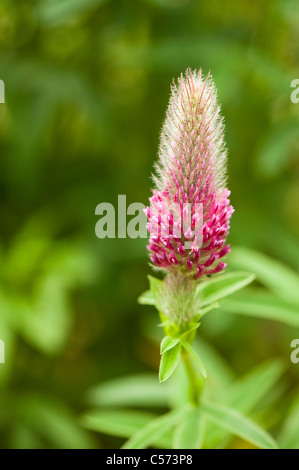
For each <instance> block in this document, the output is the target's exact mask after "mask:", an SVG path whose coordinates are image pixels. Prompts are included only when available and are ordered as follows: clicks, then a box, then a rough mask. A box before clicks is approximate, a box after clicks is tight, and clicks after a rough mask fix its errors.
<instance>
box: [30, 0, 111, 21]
mask: <svg viewBox="0 0 299 470" xmlns="http://www.w3.org/2000/svg"><path fill="white" fill-rule="evenodd" d="M102 3H104V0H42V1H41V2H40V3H39V4H38V8H37V16H38V18H39V20H40V21H41V22H42V23H46V24H51V25H55V26H56V25H60V24H62V23H64V22H65V21H69V20H72V19H74V18H75V17H76V16H77V15H80V14H82V13H84V12H85V11H86V10H89V9H91V8H92V7H96V6H98V5H101V4H102Z"/></svg>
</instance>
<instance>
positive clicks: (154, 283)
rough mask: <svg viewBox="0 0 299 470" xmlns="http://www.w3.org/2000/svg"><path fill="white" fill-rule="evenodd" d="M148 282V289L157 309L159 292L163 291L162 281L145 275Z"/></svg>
mask: <svg viewBox="0 0 299 470" xmlns="http://www.w3.org/2000/svg"><path fill="white" fill-rule="evenodd" d="M147 277H148V280H149V283H150V290H151V293H152V296H153V299H154V305H155V306H156V308H157V309H158V310H159V306H160V298H161V293H162V292H163V281H161V280H160V279H157V278H156V277H153V276H147Z"/></svg>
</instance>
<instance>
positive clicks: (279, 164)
mask: <svg viewBox="0 0 299 470" xmlns="http://www.w3.org/2000/svg"><path fill="white" fill-rule="evenodd" d="M297 142H298V122H297V121H296V120H294V119H292V120H291V119H289V120H287V121H286V122H278V123H276V124H275V125H274V126H273V128H271V129H270V132H269V133H268V134H267V135H266V136H265V138H264V139H263V142H262V144H261V148H260V149H259V151H258V153H257V156H256V161H255V165H256V168H257V170H258V172H259V173H260V174H262V175H264V176H266V177H275V176H278V175H279V173H280V172H281V171H282V170H283V169H285V167H286V165H287V164H288V159H289V157H290V156H291V150H292V149H293V148H294V147H295V144H296V143H297Z"/></svg>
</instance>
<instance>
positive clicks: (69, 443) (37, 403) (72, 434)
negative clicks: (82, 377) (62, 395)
mask: <svg viewBox="0 0 299 470" xmlns="http://www.w3.org/2000/svg"><path fill="white" fill-rule="evenodd" d="M17 413H18V416H19V419H20V420H21V422H23V423H24V425H25V426H27V427H28V428H29V429H31V430H33V431H35V432H37V433H38V434H40V435H42V436H44V437H45V438H46V439H48V440H49V441H50V442H51V443H52V444H53V445H54V447H57V448H62V449H90V448H93V447H94V442H93V439H92V438H91V436H90V435H89V434H88V433H87V431H85V430H83V429H82V428H81V427H80V426H79V424H77V422H76V418H75V417H74V416H73V415H72V413H71V412H70V411H69V410H68V408H67V407H66V406H65V405H64V404H61V403H60V402H57V401H56V400H53V399H47V398H45V397H43V396H40V395H34V394H32V395H28V396H23V397H22V398H21V399H19V401H18V405H17Z"/></svg>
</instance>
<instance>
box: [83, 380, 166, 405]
mask: <svg viewBox="0 0 299 470" xmlns="http://www.w3.org/2000/svg"><path fill="white" fill-rule="evenodd" d="M169 398H170V388H169V386H168V384H162V385H161V384H159V382H158V380H157V376H156V374H150V373H149V374H139V375H128V376H125V377H121V378H117V379H113V380H110V381H107V382H103V383H100V384H99V385H96V386H94V387H92V388H91V389H90V390H89V392H88V394H87V401H88V403H89V404H90V405H92V406H134V407H136V406H141V407H143V406H150V407H156V406H161V407H165V406H168V405H169Z"/></svg>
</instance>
